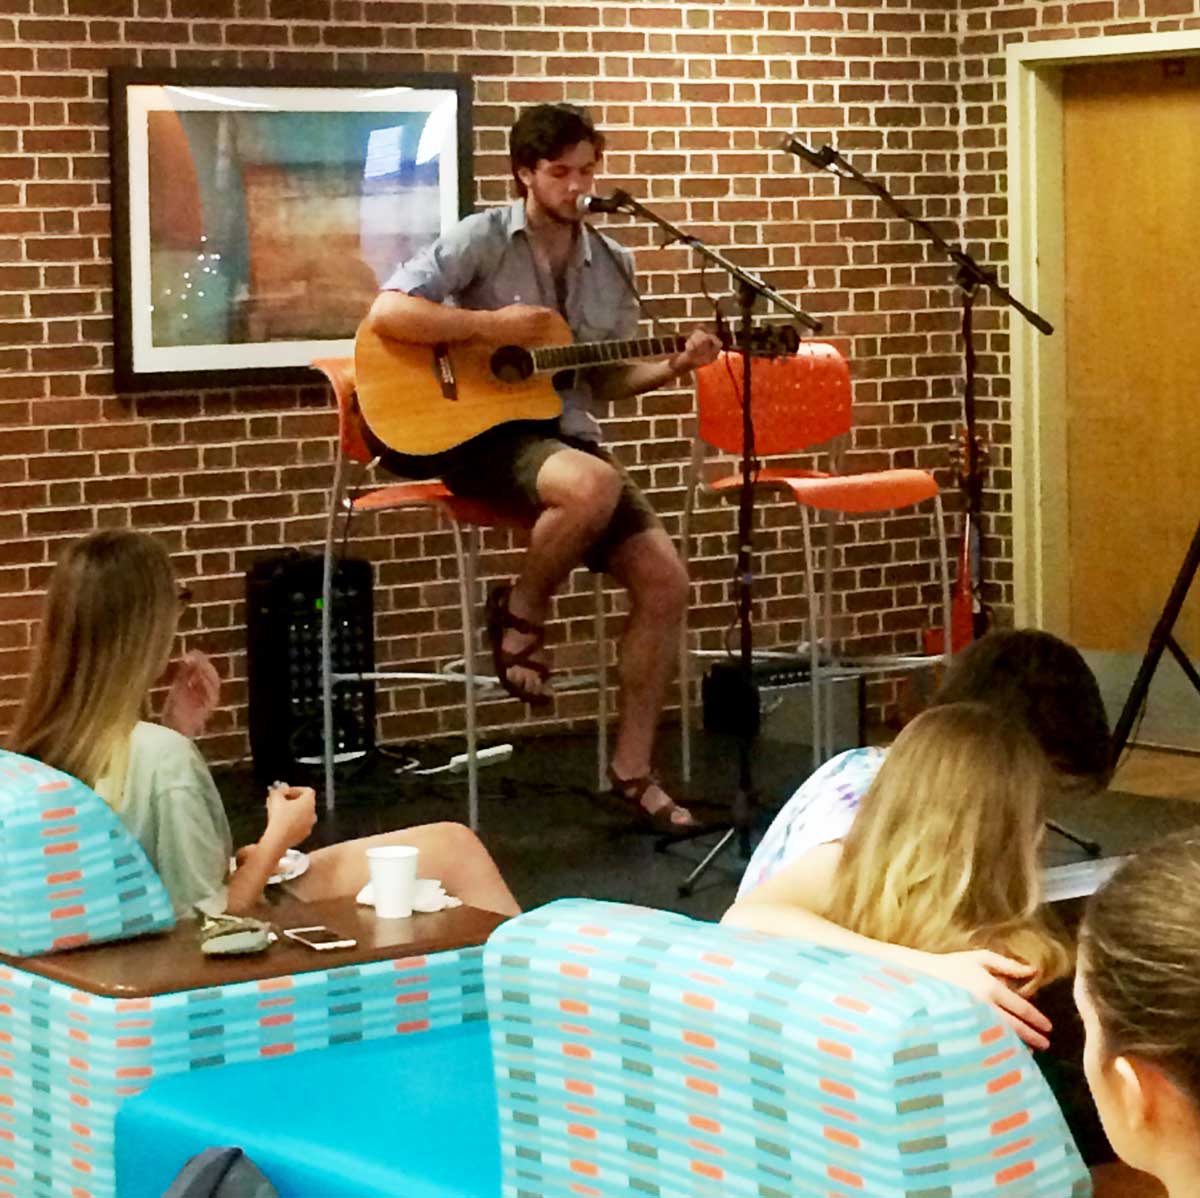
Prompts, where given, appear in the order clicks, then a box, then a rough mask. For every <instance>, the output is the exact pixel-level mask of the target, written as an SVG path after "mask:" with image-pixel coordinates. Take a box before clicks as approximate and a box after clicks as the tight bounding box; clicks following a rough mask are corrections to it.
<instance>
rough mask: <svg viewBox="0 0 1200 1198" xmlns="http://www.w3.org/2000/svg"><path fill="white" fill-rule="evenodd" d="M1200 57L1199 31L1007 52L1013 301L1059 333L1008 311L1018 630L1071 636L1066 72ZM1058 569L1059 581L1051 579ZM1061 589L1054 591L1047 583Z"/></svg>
mask: <svg viewBox="0 0 1200 1198" xmlns="http://www.w3.org/2000/svg"><path fill="white" fill-rule="evenodd" d="M1197 55H1200V30H1196V29H1191V30H1179V31H1174V32H1169V33H1137V34H1121V35H1114V36H1111V37H1089V38H1078V39H1074V40H1064V41H1050V42H1020V43H1015V44H1013V45H1010V46H1009V47H1008V50H1007V52H1006V57H1007V78H1006V84H1007V100H1006V106H1007V125H1008V263H1009V287H1010V289H1011V290H1012V293H1013V294H1014V295H1015V296H1016V297H1017V298H1018V299H1020V300H1022V301H1023V302H1024V303H1026V304H1028V305H1029V306H1030V307H1031V308H1033V309H1034V310H1035V311H1037V312H1040V313H1041V315H1042V316H1044V317H1045V318H1046V319H1047V320H1049V321H1050V323H1051V324H1052V325H1054V327H1055V330H1056V332H1055V334H1054V335H1053V336H1050V337H1046V336H1043V335H1042V334H1041V333H1039V332H1038V331H1037V330H1036V329H1034V328H1033V326H1032V325H1030V324H1029V323H1028V322H1026V321H1025V320H1024V318H1022V317H1021V315H1020V314H1019V313H1017V312H1016V311H1015V310H1013V309H1010V310H1009V347H1010V368H1009V384H1010V389H1009V393H1010V395H1011V409H1010V411H1011V420H1012V516H1013V537H1012V546H1013V549H1012V553H1013V606H1014V615H1015V618H1016V623H1017V626H1018V627H1020V626H1024V625H1031V626H1035V627H1038V628H1045V629H1047V630H1048V631H1050V632H1056V633H1058V634H1060V635H1063V636H1065V635H1067V634H1068V633H1069V624H1070V620H1069V613H1070V603H1071V595H1070V579H1069V576H1068V575H1067V572H1066V571H1062V570H1061V568H1060V567H1058V564H1059V563H1063V562H1065V561H1066V560H1067V555H1068V552H1069V542H1068V527H1067V520H1068V512H1067V503H1066V488H1065V487H1063V486H1061V485H1059V480H1061V479H1063V478H1065V476H1066V471H1067V405H1066V398H1067V395H1066V391H1067V388H1066V377H1067V353H1068V346H1067V344H1066V338H1065V331H1064V324H1065V294H1064V292H1065V281H1064V275H1065V262H1064V257H1065V254H1064V249H1065V246H1064V242H1065V236H1064V225H1065V212H1064V206H1063V181H1062V136H1063V132H1062V131H1063V112H1062V107H1063V100H1062V80H1063V71H1064V69H1065V68H1066V67H1069V66H1073V65H1075V64H1077V63H1084V62H1117V61H1122V60H1125V61H1133V60H1135V59H1144V58H1162V57H1164V56H1171V57H1178V58H1183V57H1191V56H1197ZM1056 568H1058V569H1059V573H1061V574H1062V577H1061V578H1056V577H1055V573H1054V572H1055V570H1056ZM1051 580H1053V585H1051Z"/></svg>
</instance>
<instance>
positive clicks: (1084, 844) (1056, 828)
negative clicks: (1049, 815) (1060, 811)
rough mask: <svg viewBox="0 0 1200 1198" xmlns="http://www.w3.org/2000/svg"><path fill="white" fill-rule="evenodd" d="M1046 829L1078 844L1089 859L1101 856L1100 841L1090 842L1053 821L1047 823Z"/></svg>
mask: <svg viewBox="0 0 1200 1198" xmlns="http://www.w3.org/2000/svg"><path fill="white" fill-rule="evenodd" d="M1046 828H1047V830H1049V831H1051V832H1057V833H1058V835H1059V836H1062V837H1065V838H1066V839H1067V840H1069V841H1070V842H1071V843H1072V844H1077V845H1078V846H1079V847H1080V848H1081V849H1083V851H1084V852H1085V853H1087V855H1088V856H1089V857H1099V856H1100V853H1101V848H1100V843H1099V841H1095V840H1088V838H1087V837H1086V836H1080V835H1079V833H1078V832H1072V831H1071V829H1070V828H1068V827H1066V826H1064V825H1063V824H1060V823H1059V822H1058V821H1057V820H1053V819H1048V820H1047V821H1046Z"/></svg>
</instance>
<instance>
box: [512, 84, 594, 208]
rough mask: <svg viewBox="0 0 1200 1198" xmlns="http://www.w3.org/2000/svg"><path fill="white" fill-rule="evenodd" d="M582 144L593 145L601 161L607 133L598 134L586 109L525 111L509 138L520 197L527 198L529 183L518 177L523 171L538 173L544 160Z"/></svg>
mask: <svg viewBox="0 0 1200 1198" xmlns="http://www.w3.org/2000/svg"><path fill="white" fill-rule="evenodd" d="M581 141H590V142H591V143H592V145H593V147H594V148H595V150H596V157H597V158H599V157H600V156H601V155H602V154H603V153H604V134H603V133H598V132H597V131H596V126H595V125H593V124H592V118H591V117H590V116H588V114H587V112H586V111H585V110H584V109H582V108H576V106H575V105H574V104H535V105H534V106H533V107H532V108H527V109H525V111H524V112H523V113H521V115H520V117H519V118H518V119H517V123H516V124H515V125H513V127H512V129H511V131H510V132H509V135H508V154H509V157H510V158H511V159H512V173H513V179H514V180H515V181H516V184H517V194H518V195H521V196H524V195H525V184H524V183H522V182H521V180H520V179H519V178H518V177H517V171H518V169H519V168H521V167H527V168H528V169H529V170H535V169H536V168H537V164H538V163H539V162H541V161H542V159H547V160H553V159H555V158H557V157H558V156H559V155H560V154H561V153H562V152H563V151H564V150H569V149H570V148H571V147H572V146H576V145H578V144H579V143H580V142H581Z"/></svg>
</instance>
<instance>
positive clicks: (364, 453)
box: [312, 358, 375, 462]
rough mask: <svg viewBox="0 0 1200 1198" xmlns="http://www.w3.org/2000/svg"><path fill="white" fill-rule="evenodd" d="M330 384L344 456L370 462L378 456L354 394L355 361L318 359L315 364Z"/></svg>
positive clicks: (356, 460) (353, 460)
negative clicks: (364, 430) (365, 435)
mask: <svg viewBox="0 0 1200 1198" xmlns="http://www.w3.org/2000/svg"><path fill="white" fill-rule="evenodd" d="M312 368H313V369H314V370H319V371H320V372H321V373H322V374H323V375H324V376H325V378H326V379H327V380H328V381H329V385H330V387H331V388H332V389H333V398H334V401H335V402H336V403H337V410H338V442H339V443H340V444H341V447H342V454H343V456H344V457H346V458H348V459H349V460H350V461H352V462H369V461H370V460H371V459H372V458H373V457H374V456H375V455H374V454H373V453H372V452H371V450H370V448H369V447H368V446H367V443H366V441H365V440H364V439H363V435H362V419H361V417H360V416H359V412H358V398H357V395H356V394H355V391H354V359H353V358H317V359H316V360H315V361H314V362H313V363H312Z"/></svg>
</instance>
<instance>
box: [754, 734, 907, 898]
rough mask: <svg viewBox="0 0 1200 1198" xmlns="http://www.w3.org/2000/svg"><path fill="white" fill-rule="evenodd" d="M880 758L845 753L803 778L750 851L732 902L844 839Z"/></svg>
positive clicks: (873, 753)
mask: <svg viewBox="0 0 1200 1198" xmlns="http://www.w3.org/2000/svg"><path fill="white" fill-rule="evenodd" d="M883 758H884V750H883V749H877V748H874V747H873V746H867V747H865V748H861V749H848V750H847V751H846V752H845V753H839V754H838V755H837V756H836V757H832V758H830V759H829V760H828V761H827V762H825V764H824V765H823V766H821V768H820V769H818V770H817V771H816V773H814V774H811V775H810V776H809V777H808V778H807V779H805V781H804V784H803V785H802V786H801V787H800V789H799V790H797V791H796V793H795V794H794V795H792V797H791V798H790V799H788V801H787V802H786V803H785V804H784V805H783V809H782V810H781V811H780V812H779V814H778V815H777V816H776V817H775V818H774V819H773V820H772V821H771V826H770V827H769V828H768V829H767V831H766V835H765V836H763V838H762V840H761V841H760V842H759V845H758V848H757V849H755V850H754V855H753V856H752V857H751V858H750V864H749V865H747V866H746V872H745V873H744V874H743V875H742V882H741V885H740V886H739V887H738V892H737V897H738V898H739V899H741V898H744V897H745V896H746V895H747V894H749V893H750V891H752V890H753V889H754V888H755V887H756V886H761V885H762V883H763V882H765V881H766V880H767V879H768V878H770V877H772V876H773V875H775V874H776V873H778V872H779V870H780V869H782V868H783V867H784V866H785V865H790V864H791V863H792V862H793V861H797V860H799V859H800V858H801V857H803V856H804V854H805V853H807V852H808V851H809V850H810V849H815V848H816V847H817V846H818V845H821V844H829V843H830V842H831V841H834V840H842V839H844V838H845V835H846V833H847V832H849V831H850V825H851V824H853V823H854V817H855V815H857V814H858V804H859V800H860V799H861V798H862V796H863V795H864V794H866V791H867V787H869V786H870V785H871V783H872V782H873V781H874V779H875V775H876V774H877V773H879V767H880V766H881V765H882V764H883Z"/></svg>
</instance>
